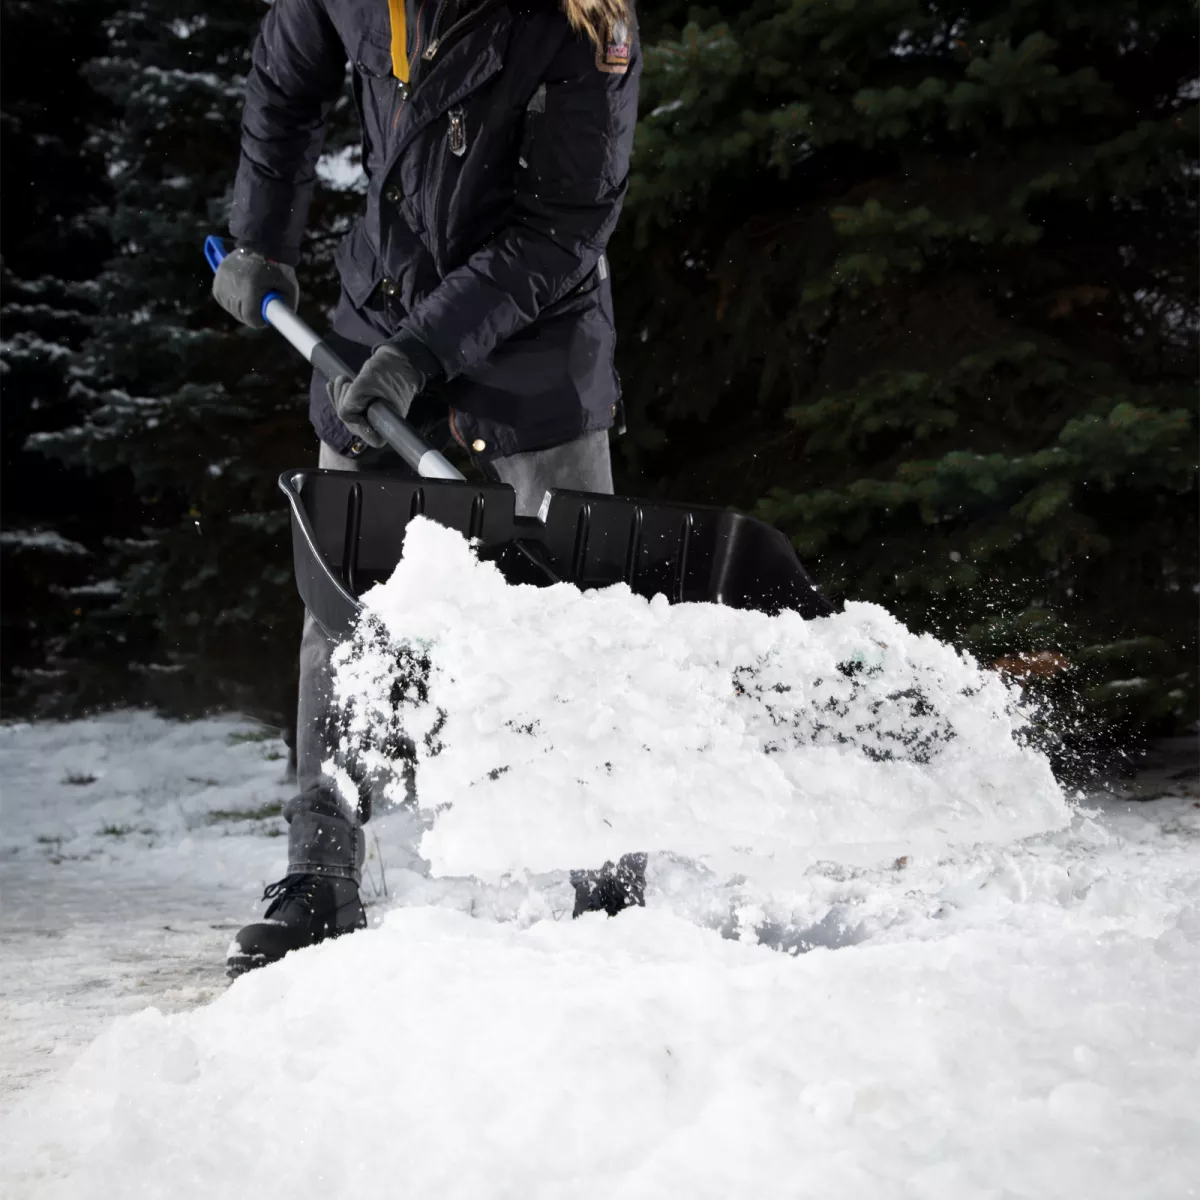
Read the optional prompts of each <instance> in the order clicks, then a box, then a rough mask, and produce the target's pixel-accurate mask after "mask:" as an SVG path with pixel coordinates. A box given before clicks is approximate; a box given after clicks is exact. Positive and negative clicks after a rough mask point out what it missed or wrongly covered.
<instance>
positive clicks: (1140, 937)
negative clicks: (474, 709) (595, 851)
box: [0, 714, 1200, 1200]
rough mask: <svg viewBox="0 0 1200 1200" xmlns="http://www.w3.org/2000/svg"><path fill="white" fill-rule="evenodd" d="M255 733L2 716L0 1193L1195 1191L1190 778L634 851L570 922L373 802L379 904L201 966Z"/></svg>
mask: <svg viewBox="0 0 1200 1200" xmlns="http://www.w3.org/2000/svg"><path fill="white" fill-rule="evenodd" d="M253 737H254V730H253V727H252V726H249V725H248V724H247V723H245V722H241V721H237V720H235V719H232V718H229V719H223V720H214V721H206V722H198V723H195V724H191V725H178V724H171V723H167V722H162V721H159V720H158V719H156V718H153V717H150V716H147V715H145V714H123V715H117V716H113V717H108V718H103V719H100V720H96V721H90V722H78V723H73V724H66V725H41V726H35V727H29V726H24V727H20V726H7V727H3V728H0V755H2V758H0V778H2V779H3V786H4V807H3V810H2V822H0V847H2V855H3V857H0V872H2V879H0V892H2V900H3V911H2V920H0V970H2V973H3V974H2V979H0V993H2V1000H0V1002H2V1004H3V1012H2V1013H0V1068H2V1070H3V1083H2V1086H3V1089H4V1095H3V1099H2V1101H0V1103H2V1105H3V1110H4V1115H3V1117H2V1118H0V1192H3V1194H4V1195H5V1196H6V1197H7V1196H10V1195H11V1196H38V1197H40V1196H60V1195H61V1196H78V1197H84V1196H88V1197H95V1196H163V1197H167V1196H170V1197H172V1198H173V1200H183V1198H186V1197H206V1198H207V1197H213V1196H254V1197H256V1200H261V1198H263V1197H274V1196H281V1197H282V1196H287V1197H290V1198H296V1197H305V1196H313V1197H318V1196H319V1197H340V1196H352V1195H354V1196H361V1195H364V1194H368V1195H380V1196H391V1195H410V1196H422V1197H439V1198H440V1197H460V1196H461V1197H464V1198H465V1197H468V1196H470V1197H493V1196H494V1197H547V1198H549V1197H556V1198H557V1197H561V1196H564V1195H568V1194H583V1195H605V1196H607V1195H613V1196H621V1197H663V1196H668V1197H669V1196H679V1197H689V1198H691V1197H710V1196H711V1197H714V1198H715V1197H722V1198H726V1197H741V1196H745V1197H833V1196H836V1197H864V1198H866V1197H872V1198H875V1197H931V1198H932V1197H946V1198H948V1200H949V1198H951V1197H953V1198H955V1200H958V1198H961V1197H996V1198H999V1197H1005V1198H1015V1197H1063V1198H1064V1200H1066V1198H1068V1197H1070V1198H1072V1200H1074V1198H1075V1197H1078V1196H1088V1197H1089V1198H1097V1197H1114V1198H1116V1197H1121V1198H1122V1200H1125V1198H1128V1197H1134V1196H1136V1197H1145V1198H1147V1200H1174V1198H1175V1197H1184V1196H1189V1195H1196V1194H1198V1190H1200V1189H1198V1185H1197V1184H1196V1180H1197V1179H1200V1005H1198V1004H1197V1002H1196V997H1197V996H1200V807H1198V804H1200V795H1198V794H1197V791H1196V788H1195V785H1194V783H1189V782H1188V781H1179V780H1176V781H1174V782H1173V784H1172V785H1171V786H1172V790H1173V791H1174V792H1175V793H1176V794H1175V795H1174V796H1168V797H1162V798H1159V799H1155V800H1152V801H1149V802H1145V803H1140V804H1130V803H1122V802H1117V801H1108V802H1106V803H1104V804H1101V805H1096V806H1094V809H1093V813H1092V815H1077V816H1076V817H1075V818H1074V820H1073V821H1072V823H1071V825H1070V827H1069V828H1068V829H1065V830H1062V831H1060V832H1057V833H1052V834H1045V835H1041V836H1038V837H1033V838H1026V839H1023V840H1021V841H1017V842H1012V843H1009V844H1006V845H980V846H976V847H974V848H968V849H965V850H962V851H961V852H956V853H952V854H945V855H941V856H931V857H929V858H927V859H926V858H922V857H921V856H920V855H913V856H911V857H909V858H908V859H907V860H906V861H889V862H886V863H880V864H878V865H876V866H874V867H863V866H858V867H848V866H838V865H836V864H834V863H829V862H825V863H817V864H814V865H813V866H812V867H811V868H810V869H809V870H808V871H807V872H806V873H805V874H804V876H803V878H799V879H797V880H795V881H794V884H793V886H792V887H791V888H790V889H788V890H786V891H779V890H773V891H770V892H759V891H755V890H754V889H753V888H752V887H750V885H749V884H746V883H745V882H739V881H737V880H723V879H719V878H717V877H716V876H710V875H706V874H705V873H704V872H702V871H699V870H697V869H695V868H694V867H690V866H689V865H688V864H685V863H682V862H679V861H675V860H672V859H670V858H667V857H665V856H658V857H657V858H656V859H655V860H654V861H653V862H652V866H651V872H650V884H651V887H650V892H649V896H648V907H647V909H646V910H645V911H637V912H632V913H628V914H625V915H623V916H622V917H620V918H618V919H617V920H613V921H609V920H607V919H604V918H602V917H595V918H587V919H585V920H583V921H580V922H574V923H572V922H570V921H569V920H565V919H561V918H563V917H564V907H565V899H566V895H565V893H564V892H563V889H562V883H561V880H560V879H557V878H551V877H545V878H542V879H540V880H533V881H531V882H528V883H516V882H509V883H508V884H506V885H502V886H496V887H491V888H485V887H483V886H482V885H477V884H473V883H468V882H466V881H457V882H455V881H443V882H439V881H431V880H427V879H424V878H423V877H422V876H421V874H420V872H419V871H418V870H415V869H414V867H415V865H416V864H415V863H414V862H413V860H412V858H411V856H409V857H406V851H405V850H404V849H403V840H404V839H403V836H401V835H402V834H403V833H404V830H403V829H402V828H401V827H400V826H399V825H398V824H397V822H396V820H395V819H392V820H391V822H390V823H389V821H387V820H385V821H384V822H382V823H381V825H380V829H381V832H382V835H383V837H382V853H383V857H384V859H385V861H386V864H387V870H388V876H389V880H388V889H389V892H390V893H391V900H390V902H389V903H387V904H378V905H376V906H375V909H374V912H375V914H376V923H375V928H373V929H372V930H370V931H369V932H367V933H364V934H361V935H357V936H355V937H354V938H351V939H346V940H344V941H342V942H340V943H336V944H333V945H329V946H323V947H318V948H317V949H315V950H313V951H309V952H306V953H305V954H302V955H297V956H294V957H293V958H292V959H290V960H288V961H286V962H285V963H283V964H281V965H280V966H279V967H278V968H274V969H272V970H271V971H267V972H262V973H258V974H255V975H251V976H248V977H246V978H245V979H243V980H240V981H238V983H237V984H236V985H235V986H233V987H232V988H229V989H226V988H225V987H224V981H223V978H222V976H221V973H220V960H221V956H222V954H223V950H224V946H225V943H226V941H227V939H228V935H229V930H230V929H231V928H233V927H234V926H236V925H237V924H238V923H240V922H241V921H242V920H243V919H245V917H246V916H247V915H249V914H250V913H252V912H254V911H255V909H256V900H257V896H256V892H257V889H258V888H259V887H261V885H262V883H263V882H264V881H267V880H269V879H272V878H274V877H276V876H277V875H278V874H279V873H280V866H281V858H282V856H281V842H280V840H279V839H278V838H277V837H273V836H271V834H273V833H276V832H277V831H278V820H277V818H275V817H273V816H272V815H271V814H272V811H273V810H272V806H273V805H276V804H278V803H279V801H280V800H282V799H283V797H284V795H285V794H286V791H285V789H284V788H283V786H282V784H281V783H280V782H279V776H280V774H281V767H282V763H281V762H279V761H278V759H277V755H278V753H279V750H278V747H277V746H276V745H275V744H274V743H273V742H271V741H256V740H251V739H252V738H253ZM89 780H90V781H89ZM373 848H374V849H375V850H376V854H377V855H378V853H379V852H380V848H379V847H374V843H373ZM373 871H374V872H375V875H374V876H373V878H375V879H376V880H378V874H377V872H378V857H377V858H376V859H375V860H374V865H373ZM368 890H370V889H368ZM496 918H499V919H496ZM555 918H560V919H555ZM718 931H721V932H723V933H724V935H725V936H721V935H720V932H718ZM760 942H765V943H766V946H764V945H762V944H758V943H760ZM770 946H774V947H779V948H780V949H770V948H767V947H770ZM831 946H834V947H841V948H837V949H830V948H827V947H831ZM813 947H816V948H815V949H814V948H813ZM803 950H808V951H810V952H807V953H801V951H803ZM781 951H782V952H781ZM789 951H790V953H789ZM214 998H215V1002H213V1003H209V1001H210V1000H214ZM147 1005H153V1006H154V1007H153V1008H150V1009H147V1010H146V1011H140V1012H139V1010H143V1009H146V1006H147ZM127 1014H134V1015H127ZM115 1017H119V1018H120V1019H118V1020H116V1021H115V1023H114V1021H113V1018H115ZM97 1034H99V1037H98V1039H97V1040H95V1041H94V1042H93V1043H92V1044H91V1045H90V1046H89V1047H88V1048H87V1049H86V1050H83V1052H82V1053H80V1051H81V1048H82V1047H83V1045H84V1044H85V1043H87V1042H89V1041H91V1039H92V1038H93V1037H94V1036H95V1035H97Z"/></svg>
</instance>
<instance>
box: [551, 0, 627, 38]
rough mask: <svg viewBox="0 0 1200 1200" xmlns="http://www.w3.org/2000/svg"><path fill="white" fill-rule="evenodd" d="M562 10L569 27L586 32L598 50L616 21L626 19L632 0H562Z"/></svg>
mask: <svg viewBox="0 0 1200 1200" xmlns="http://www.w3.org/2000/svg"><path fill="white" fill-rule="evenodd" d="M562 7H563V12H565V13H566V14H567V20H568V21H570V22H571V28H572V29H575V30H578V31H579V32H580V33H586V34H587V35H588V37H589V38H591V39H592V41H593V42H595V44H596V48H597V49H599V50H603V49H604V39H605V38H606V37H607V36H608V32H609V30H611V29H612V27H613V26H614V25H615V24H616V23H617V22H618V21H628V20H629V19H630V16H631V9H632V0H562Z"/></svg>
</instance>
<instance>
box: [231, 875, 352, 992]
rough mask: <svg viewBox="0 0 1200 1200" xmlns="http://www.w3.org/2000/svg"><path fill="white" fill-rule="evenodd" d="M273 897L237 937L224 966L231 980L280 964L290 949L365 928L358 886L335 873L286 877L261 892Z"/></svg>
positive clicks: (314, 943)
mask: <svg viewBox="0 0 1200 1200" xmlns="http://www.w3.org/2000/svg"><path fill="white" fill-rule="evenodd" d="M263 899H264V900H270V901H271V907H270V908H268V909H267V911H266V914H265V915H264V917H263V919H262V920H261V921H258V922H256V923H255V924H253V925H247V926H246V928H245V929H243V930H242V931H241V933H239V934H238V935H237V937H235V938H234V939H233V943H232V944H231V945H230V947H229V953H228V955H227V957H226V960H225V965H226V967H227V969H228V972H229V978H230V979H236V978H237V977H238V976H239V975H244V974H245V973H246V972H247V971H253V970H254V968H255V967H265V966H269V965H270V964H271V963H273V962H278V961H279V960H280V959H281V958H282V957H283V956H284V955H285V954H287V953H289V952H290V951H292V950H299V949H301V948H302V947H304V946H315V945H316V944H317V943H318V942H323V941H325V939H326V938H334V937H341V935H342V934H344V933H353V932H354V931H355V930H356V929H366V927H367V914H366V912H365V910H364V909H363V906H362V901H361V900H360V899H359V898H358V884H356V883H355V882H354V880H352V879H340V878H338V877H336V876H333V875H288V876H286V877H285V878H283V879H281V880H280V881H279V882H278V883H273V884H271V885H270V887H268V888H267V890H266V891H265V892H263Z"/></svg>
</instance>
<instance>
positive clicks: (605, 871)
mask: <svg viewBox="0 0 1200 1200" xmlns="http://www.w3.org/2000/svg"><path fill="white" fill-rule="evenodd" d="M571 882H572V883H573V884H574V885H575V911H574V912H573V913H572V914H571V916H572V918H575V917H579V916H582V915H583V914H584V913H586V912H606V913H608V915H609V916H610V917H615V916H616V915H617V913H619V912H620V911H621V910H622V909H625V908H632V907H633V906H634V905H635V904H636V905H638V906H639V907H641V908H644V907H645V905H646V856H645V855H644V854H622V855H621V857H620V859H619V860H618V861H617V864H616V866H613V864H612V863H611V862H606V863H605V864H604V866H602V867H601V868H600V869H599V870H598V871H572V872H571Z"/></svg>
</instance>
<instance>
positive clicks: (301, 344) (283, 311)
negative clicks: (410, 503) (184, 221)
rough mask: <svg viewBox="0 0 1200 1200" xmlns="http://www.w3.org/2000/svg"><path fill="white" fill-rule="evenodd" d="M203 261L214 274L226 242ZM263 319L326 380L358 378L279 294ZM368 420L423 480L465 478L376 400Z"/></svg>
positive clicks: (266, 305)
mask: <svg viewBox="0 0 1200 1200" xmlns="http://www.w3.org/2000/svg"><path fill="white" fill-rule="evenodd" d="M204 257H205V258H206V259H207V260H208V264H209V266H211V267H212V269H213V270H214V271H215V270H216V269H217V267H219V266H220V265H221V261H222V260H223V259H224V257H225V244H224V242H223V241H222V240H221V239H220V238H218V237H209V238H206V239H205V242H204ZM262 317H263V320H264V321H266V323H267V324H268V325H270V326H271V328H272V329H274V330H276V331H277V332H278V333H281V334H282V335H283V336H284V337H285V338H286V339H287V340H288V342H290V343H291V345H292V346H293V347H295V349H297V350H298V351H299V352H300V353H301V354H302V355H303V356H304V357H305V359H306V360H307V361H308V362H310V363H311V364H312V366H313V369H314V370H315V371H316V372H317V374H319V375H321V376H323V377H324V378H325V379H327V380H329V381H330V382H332V381H333V380H334V379H336V378H337V377H338V376H339V375H348V376H349V377H350V378H353V377H354V376H355V375H356V374H357V372H356V371H354V370H352V369H351V368H350V367H349V366H347V364H346V363H344V362H343V361H342V360H341V359H340V358H339V357H338V356H337V354H336V353H335V352H334V351H333V350H331V349H330V348H329V346H328V345H326V343H325V342H323V341H322V340H321V338H320V336H319V335H318V334H317V333H316V331H315V330H313V329H312V328H310V327H309V326H308V325H307V324H306V323H305V322H304V321H302V320H301V319H300V318H299V317H298V316H296V314H295V313H294V312H292V310H291V309H290V308H288V306H287V305H286V304H285V303H284V302H283V299H282V297H281V296H280V295H279V294H278V293H277V292H268V293H267V294H266V296H264V297H263V302H262ZM366 417H367V423H368V424H369V425H370V426H371V428H372V429H374V430H375V432H376V433H377V434H379V436H380V437H381V438H383V440H384V441H385V442H387V444H388V445H389V446H390V447H391V448H392V449H393V450H395V452H396V453H397V454H399V455H400V457H401V458H402V459H403V460H404V461H405V462H406V463H407V464H408V465H409V466H410V467H411V468H412V469H413V470H414V471H416V473H417V474H418V475H420V476H421V477H422V478H423V479H462V478H463V475H462V474H461V473H460V472H459V471H458V470H456V469H455V467H454V465H453V464H452V463H451V462H450V461H449V459H447V458H446V457H445V455H443V454H442V453H440V452H439V451H437V450H435V449H434V448H433V447H432V446H430V445H428V444H427V443H426V442H425V440H424V439H423V438H422V437H421V436H420V434H418V433H417V431H416V430H415V429H413V427H412V426H411V425H409V423H408V422H407V421H405V420H404V418H403V417H401V416H400V414H399V413H397V412H396V411H395V410H394V409H392V408H390V407H389V406H388V405H387V404H386V403H385V402H384V401H383V400H376V401H375V403H374V404H372V405H371V407H370V408H368V409H367V412H366Z"/></svg>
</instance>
